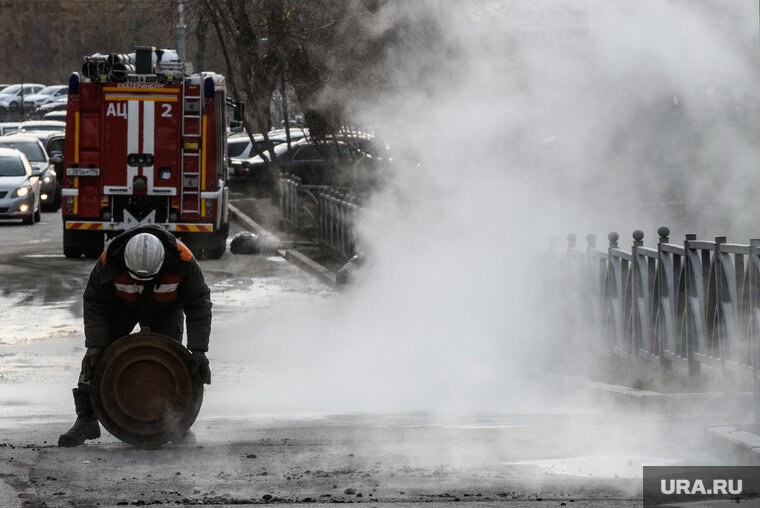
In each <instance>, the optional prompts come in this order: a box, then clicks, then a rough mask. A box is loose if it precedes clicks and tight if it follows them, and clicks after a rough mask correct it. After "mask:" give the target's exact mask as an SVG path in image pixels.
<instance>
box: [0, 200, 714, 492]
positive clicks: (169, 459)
mask: <svg viewBox="0 0 760 508" xmlns="http://www.w3.org/2000/svg"><path fill="white" fill-rule="evenodd" d="M60 232H61V219H60V216H59V215H58V214H43V221H42V222H41V223H39V224H36V225H34V226H22V225H20V224H15V223H0V280H2V285H1V288H2V290H1V292H0V305H2V307H1V308H2V309H3V312H2V320H1V321H0V506H16V505H27V506H44V505H47V506H72V505H73V506H122V505H145V504H172V505H174V504H201V503H202V504H217V505H231V504H257V503H265V502H278V503H283V504H289V503H301V504H302V503H306V504H310V503H328V502H330V503H332V502H362V503H369V504H370V505H371V506H378V505H386V504H387V505H391V504H392V505H397V506H411V505H417V504H418V503H419V504H426V505H427V506H431V505H432V506H435V505H439V504H444V503H449V502H458V503H460V504H461V503H465V504H469V503H472V504H473V505H477V506H492V505H501V504H510V505H515V506H563V505H564V506H573V505H575V506H586V505H593V506H638V505H639V504H640V500H639V496H640V483H641V480H640V474H641V465H642V464H644V463H648V464H656V465H668V464H679V463H682V464H704V465H707V464H718V463H719V462H716V461H717V460H718V459H716V458H714V457H713V456H712V455H710V454H709V453H708V452H707V451H706V450H705V449H704V446H703V445H702V444H701V435H702V428H701V426H700V425H699V424H698V423H697V422H690V421H675V422H673V421H670V420H668V419H664V418H661V417H658V416H644V415H636V414H627V413H625V412H621V410H620V409H619V408H615V407H611V406H607V405H604V406H602V405H600V406H598V407H594V408H593V409H590V410H579V411H578V412H576V413H574V414H570V413H555V412H552V410H551V408H548V409H547V411H546V412H544V413H542V414H509V413H504V414H498V415H458V416H454V415H440V414H430V413H405V414H383V413H372V414H368V413H360V414H357V413H346V412H341V411H340V406H335V407H332V406H330V405H329V404H319V403H316V402H315V401H314V400H313V399H314V398H315V397H321V398H323V399H324V401H327V400H329V399H330V393H329V391H322V392H319V391H310V390H309V385H310V384H313V381H314V380H311V379H309V378H308V376H303V375H300V376H299V374H301V373H302V372H303V370H304V369H303V368H302V367H304V366H306V365H308V363H309V362H312V361H313V362H317V361H324V359H322V360H318V359H317V358H318V355H316V354H314V353H313V352H316V351H318V348H319V345H318V344H317V345H314V344H313V340H312V337H311V335H310V334H311V332H312V330H311V329H304V328H299V327H295V328H294V327H292V326H291V325H292V323H294V322H297V321H299V319H300V318H301V317H302V316H306V315H309V316H311V318H310V319H312V321H313V322H315V323H318V322H319V321H318V320H316V321H315V320H314V316H319V315H322V313H323V311H325V312H330V311H331V309H333V310H334V308H335V306H336V305H340V302H341V298H342V296H341V295H338V294H336V293H334V292H333V291H332V290H330V289H328V288H326V287H325V286H323V285H322V284H320V283H319V282H318V281H317V280H316V279H314V278H312V277H311V276H309V275H307V274H305V273H303V272H301V271H300V270H298V269H297V268H295V267H293V266H291V265H289V264H288V263H286V262H284V261H283V260H282V259H280V258H278V257H264V256H236V255H232V254H230V253H229V252H228V253H226V254H225V256H224V257H223V258H222V259H221V260H214V261H202V262H201V266H202V268H203V270H204V273H205V276H206V279H207V282H208V284H209V286H210V287H211V289H212V300H213V302H214V331H213V332H212V339H211V349H210V354H209V356H210V358H211V362H212V368H213V372H214V382H213V383H212V385H211V386H209V387H208V388H207V390H206V395H205V398H204V406H203V408H202V410H201V414H200V416H199V419H198V421H197V422H196V424H195V426H194V427H193V429H194V430H195V432H196V434H197V435H198V440H199V442H198V443H197V444H195V445H183V446H174V445H167V446H164V447H162V448H160V449H158V450H139V449H135V448H133V447H131V446H129V445H126V444H124V443H121V442H120V441H118V440H116V439H115V438H113V437H111V436H109V435H108V434H107V433H106V432H104V435H103V437H102V438H101V439H99V440H96V441H94V442H93V443H90V444H87V445H86V446H84V447H82V448H79V449H60V448H57V447H56V446H55V443H56V442H57V436H58V434H60V433H61V432H62V431H64V430H66V428H68V426H69V425H70V424H71V422H72V420H73V408H72V404H71V398H70V392H69V390H70V388H71V387H72V386H74V383H75V380H76V375H77V372H78V363H79V360H80V358H81V355H82V353H83V347H82V331H81V302H80V298H81V294H82V290H83V288H84V284H85V281H86V277H87V276H88V274H89V271H90V269H91V267H92V261H91V260H85V259H81V260H67V259H65V258H64V257H63V254H62V252H61V239H60ZM233 232H234V231H233ZM296 330H298V331H301V332H302V333H301V334H302V335H303V337H299V338H298V341H296V340H294V337H293V334H294V333H295V331H296ZM291 340H292V342H291V343H289V342H288V341H291ZM309 348H314V349H313V350H312V349H309ZM339 367H340V362H339V361H337V360H336V361H335V364H334V365H327V368H328V370H329V369H331V368H339ZM303 394H307V395H305V396H304V395H303ZM310 399H311V400H310ZM310 402H312V403H310ZM320 402H323V401H320ZM299 408H301V409H303V411H299ZM315 408H323V410H322V411H319V412H317V411H316V410H315Z"/></svg>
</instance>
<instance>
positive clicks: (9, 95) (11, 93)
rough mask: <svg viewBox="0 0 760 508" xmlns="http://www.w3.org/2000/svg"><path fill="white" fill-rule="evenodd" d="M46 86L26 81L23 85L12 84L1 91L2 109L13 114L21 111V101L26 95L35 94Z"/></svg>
mask: <svg viewBox="0 0 760 508" xmlns="http://www.w3.org/2000/svg"><path fill="white" fill-rule="evenodd" d="M43 88H45V85H41V84H39V83H24V84H23V85H11V86H9V87H7V88H4V89H3V90H2V91H0V109H4V110H6V112H8V113H10V114H11V115H17V114H19V113H21V106H22V104H21V101H22V100H23V98H24V97H27V96H29V95H34V94H36V93H37V92H39V91H40V90H42V89H43Z"/></svg>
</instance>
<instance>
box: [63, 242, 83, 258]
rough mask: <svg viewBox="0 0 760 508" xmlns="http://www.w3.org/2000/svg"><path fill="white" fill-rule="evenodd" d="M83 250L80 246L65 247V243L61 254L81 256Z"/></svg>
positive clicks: (70, 256) (71, 256)
mask: <svg viewBox="0 0 760 508" xmlns="http://www.w3.org/2000/svg"><path fill="white" fill-rule="evenodd" d="M83 252H84V251H83V249H82V248H81V247H66V246H65V245H64V247H63V255H64V256H66V257H67V258H74V259H77V258H81V257H82V254H83Z"/></svg>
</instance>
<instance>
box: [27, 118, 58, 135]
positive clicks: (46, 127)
mask: <svg viewBox="0 0 760 508" xmlns="http://www.w3.org/2000/svg"><path fill="white" fill-rule="evenodd" d="M65 130H66V122H62V121H60V120H26V121H25V122H21V123H20V124H19V126H18V131H19V133H21V132H36V131H46V132H47V131H65Z"/></svg>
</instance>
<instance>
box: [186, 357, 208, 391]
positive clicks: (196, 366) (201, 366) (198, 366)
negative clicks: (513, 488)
mask: <svg viewBox="0 0 760 508" xmlns="http://www.w3.org/2000/svg"><path fill="white" fill-rule="evenodd" d="M190 374H191V375H193V376H198V378H199V379H200V380H201V381H203V383H204V384H207V385H210V384H211V367H209V364H208V358H206V353H205V352H204V351H198V350H196V351H192V356H191V357H190Z"/></svg>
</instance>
